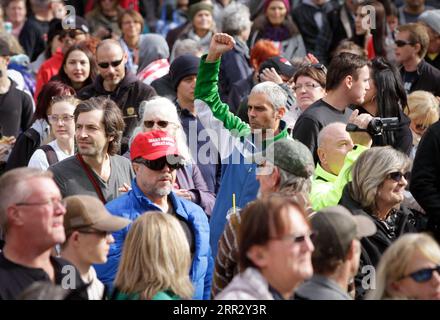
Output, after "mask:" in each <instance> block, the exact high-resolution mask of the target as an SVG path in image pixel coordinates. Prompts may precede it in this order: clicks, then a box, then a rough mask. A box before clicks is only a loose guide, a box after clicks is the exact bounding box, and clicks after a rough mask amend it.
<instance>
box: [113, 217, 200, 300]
mask: <svg viewBox="0 0 440 320" xmlns="http://www.w3.org/2000/svg"><path fill="white" fill-rule="evenodd" d="M190 267H191V254H190V249H189V245H188V240H187V238H186V236H185V233H184V231H183V228H182V226H181V225H180V223H179V221H178V220H177V219H176V218H175V217H173V216H172V215H170V214H167V213H163V212H145V213H144V214H142V215H141V216H140V217H138V218H137V219H136V220H135V221H134V222H133V225H132V226H131V228H130V231H128V235H127V238H126V239H125V243H124V249H123V251H122V258H121V263H120V264H119V269H118V273H117V275H116V279H115V290H114V292H113V294H112V297H113V299H116V300H179V299H191V296H192V294H193V290H194V289H193V286H192V284H191V280H190V278H189V270H190Z"/></svg>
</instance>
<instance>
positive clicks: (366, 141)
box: [348, 109, 373, 147]
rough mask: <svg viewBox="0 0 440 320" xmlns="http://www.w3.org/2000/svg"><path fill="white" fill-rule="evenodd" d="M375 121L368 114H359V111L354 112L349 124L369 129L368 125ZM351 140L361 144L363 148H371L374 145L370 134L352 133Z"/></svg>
mask: <svg viewBox="0 0 440 320" xmlns="http://www.w3.org/2000/svg"><path fill="white" fill-rule="evenodd" d="M372 119H373V117H372V116H371V115H370V114H368V113H363V114H359V110H357V109H356V110H354V111H353V112H352V113H351V115H350V118H349V119H348V123H353V124H355V125H357V126H358V127H359V128H360V129H367V127H368V124H369V123H370V121H371V120H372ZM350 136H351V139H352V140H353V143H354V144H359V145H361V146H366V147H370V146H371V144H372V140H371V136H370V135H369V134H368V132H350Z"/></svg>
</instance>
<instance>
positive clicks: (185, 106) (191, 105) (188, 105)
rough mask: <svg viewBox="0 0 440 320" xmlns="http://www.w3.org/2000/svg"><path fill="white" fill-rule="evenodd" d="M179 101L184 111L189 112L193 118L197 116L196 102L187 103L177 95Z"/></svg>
mask: <svg viewBox="0 0 440 320" xmlns="http://www.w3.org/2000/svg"><path fill="white" fill-rule="evenodd" d="M177 101H178V102H179V106H180V107H181V108H182V109H185V110H188V111H189V112H191V114H192V115H193V116H196V115H197V114H196V108H195V107H194V101H186V100H185V99H180V98H179V95H177Z"/></svg>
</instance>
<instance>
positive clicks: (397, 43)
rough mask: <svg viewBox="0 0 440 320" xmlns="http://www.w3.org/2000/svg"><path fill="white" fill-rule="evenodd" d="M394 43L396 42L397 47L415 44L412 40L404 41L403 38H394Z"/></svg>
mask: <svg viewBox="0 0 440 320" xmlns="http://www.w3.org/2000/svg"><path fill="white" fill-rule="evenodd" d="M394 43H395V44H396V46H398V47H399V48H401V47H404V46H406V45H408V44H409V45H411V46H413V45H415V43H414V42H410V41H405V40H395V41H394Z"/></svg>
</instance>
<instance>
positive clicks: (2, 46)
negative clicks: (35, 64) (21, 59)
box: [0, 39, 12, 57]
mask: <svg viewBox="0 0 440 320" xmlns="http://www.w3.org/2000/svg"><path fill="white" fill-rule="evenodd" d="M11 55H12V53H11V50H9V44H8V43H7V42H6V41H5V40H3V39H0V57H9V56H11Z"/></svg>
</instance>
